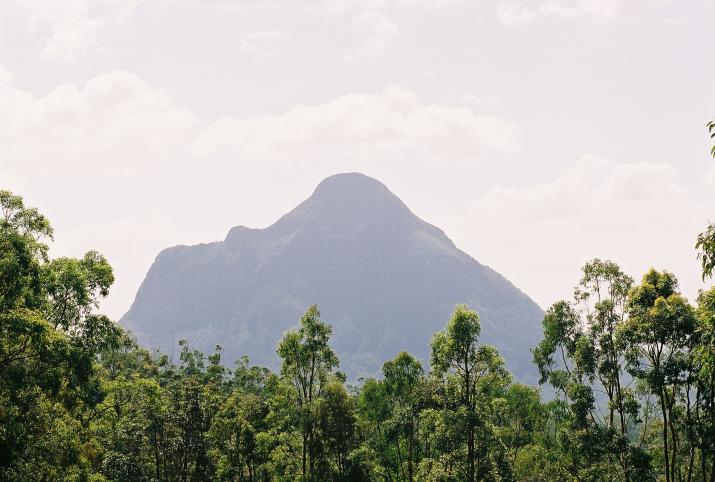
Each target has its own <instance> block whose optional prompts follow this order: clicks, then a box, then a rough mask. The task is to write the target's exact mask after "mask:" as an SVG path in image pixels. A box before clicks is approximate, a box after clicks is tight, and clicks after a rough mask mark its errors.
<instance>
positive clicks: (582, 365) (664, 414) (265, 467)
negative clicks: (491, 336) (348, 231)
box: [0, 128, 715, 482]
mask: <svg viewBox="0 0 715 482" xmlns="http://www.w3.org/2000/svg"><path fill="white" fill-rule="evenodd" d="M711 129H712V128H711ZM0 205H1V207H2V213H1V217H0V479H1V480H8V481H34V480H37V481H59V480H77V481H80V480H92V481H106V480H114V481H204V480H226V481H264V480H311V481H319V480H321V481H322V480H326V481H329V480H346V481H347V480H385V481H413V480H418V481H462V480H467V481H474V480H494V481H502V480H503V481H508V480H584V481H585V480H601V481H606V480H607V481H616V480H618V481H620V480H624V481H647V480H665V481H667V482H671V481H672V482H675V481H685V480H687V481H691V480H699V481H714V480H715V288H713V289H711V290H709V291H704V292H701V293H700V295H699V297H698V299H697V304H696V306H693V305H691V304H690V303H689V302H688V300H686V299H685V298H684V297H683V296H682V295H681V294H680V293H679V292H678V283H677V280H676V279H675V277H674V276H673V275H672V274H670V273H668V272H665V271H656V270H650V271H648V272H647V273H646V274H645V275H644V276H643V277H642V279H641V281H640V282H638V283H636V282H634V280H633V279H631V278H630V277H629V276H627V275H626V274H624V273H623V272H622V271H621V269H620V268H619V267H618V265H616V264H615V263H613V262H610V261H601V260H598V259H595V260H593V261H591V262H589V263H587V264H586V265H585V266H584V267H583V276H582V279H581V280H580V281H579V283H578V286H577V288H576V290H575V294H574V296H573V299H571V300H568V301H560V302H558V303H556V304H554V305H553V306H551V307H550V308H549V309H548V310H547V313H546V315H545V317H544V320H543V341H542V342H541V343H539V345H538V346H536V347H534V350H533V357H534V363H535V364H536V366H537V367H538V370H539V373H540V375H541V383H542V384H544V385H545V386H548V387H549V389H548V391H547V393H549V396H545V397H542V394H541V393H540V391H539V389H537V388H535V387H531V386H527V385H523V384H520V383H518V382H517V381H515V380H514V379H513V378H512V376H511V375H510V374H509V372H508V370H507V369H506V368H505V365H504V361H503V360H502V359H501V358H500V356H499V354H498V353H497V352H496V350H495V349H494V348H493V347H491V346H488V345H483V344H480V343H479V336H480V322H479V316H478V314H477V313H476V312H474V311H470V310H469V308H468V307H467V306H464V305H460V306H457V307H456V309H455V310H454V313H453V314H452V316H451V318H450V319H449V321H448V322H447V323H446V326H445V328H444V330H443V331H440V332H439V333H436V334H435V335H434V337H433V339H432V343H431V353H432V356H431V360H430V366H429V367H424V366H423V365H422V364H421V363H420V361H418V360H417V359H416V358H414V357H413V356H411V355H410V354H409V353H405V352H402V353H399V354H397V355H396V356H395V358H394V359H392V360H390V361H387V362H385V364H384V366H383V376H382V378H381V379H380V380H376V379H368V380H361V381H360V383H359V384H358V385H359V386H352V385H350V384H347V383H346V380H347V379H346V376H345V375H344V374H342V373H340V372H339V371H338V368H339V359H338V356H337V355H336V353H335V352H334V351H333V350H332V349H331V346H330V337H331V327H330V325H328V324H326V323H324V322H323V321H322V320H321V319H320V312H319V311H318V308H317V307H315V306H311V307H309V308H308V310H307V311H306V313H305V314H304V315H303V317H302V318H301V320H300V326H299V328H298V329H297V330H294V331H289V332H287V333H286V334H285V336H284V337H283V339H282V340H280V341H279V342H278V345H277V353H278V355H279V356H280V358H281V360H282V365H281V369H280V372H279V373H273V372H271V371H270V370H268V369H266V368H262V367H258V366H252V365H251V364H250V363H249V360H248V359H245V358H244V359H242V360H240V361H239V362H238V363H237V364H236V365H235V366H234V367H233V368H232V369H227V368H226V367H224V365H223V364H222V363H221V348H220V347H216V350H215V352H214V353H212V354H210V355H208V356H206V355H204V354H203V353H200V352H198V351H196V350H193V349H192V348H191V347H190V346H189V345H188V344H186V343H184V342H182V343H180V355H179V359H178V360H177V361H176V362H174V361H172V360H170V359H169V358H168V357H167V356H165V355H161V354H158V353H150V352H148V351H147V350H145V349H143V348H141V347H139V346H138V345H137V344H136V342H135V341H134V340H133V338H132V335H131V334H130V333H128V332H126V331H124V330H122V329H121V328H120V327H119V326H118V325H117V324H115V323H114V322H112V321H111V320H109V319H108V318H107V317H105V316H102V315H100V314H98V313H97V312H96V311H97V304H98V301H99V300H100V299H101V298H102V297H104V296H106V295H107V294H108V290H109V288H110V286H111V284H112V282H113V275H112V269H111V267H110V266H109V264H108V263H107V261H106V260H105V259H104V258H103V257H102V256H101V255H100V254H98V253H96V252H89V253H87V254H86V255H85V256H84V257H83V258H82V259H70V258H59V259H53V260H50V259H49V257H48V247H47V245H46V244H45V243H46V241H47V240H50V239H52V234H53V233H52V228H51V226H50V223H49V222H48V221H47V219H46V218H45V217H43V216H42V215H41V214H40V213H39V212H38V211H37V210H35V209H29V208H26V207H25V206H24V204H23V202H22V199H21V198H20V197H19V196H15V195H13V194H12V193H10V192H7V191H0ZM697 248H698V250H699V259H700V260H701V262H702V270H703V278H704V279H707V278H709V277H711V276H712V274H713V269H714V268H715V227H713V226H712V225H711V226H709V227H708V229H707V230H706V231H705V232H704V233H702V234H701V235H700V236H699V237H698V240H697Z"/></svg>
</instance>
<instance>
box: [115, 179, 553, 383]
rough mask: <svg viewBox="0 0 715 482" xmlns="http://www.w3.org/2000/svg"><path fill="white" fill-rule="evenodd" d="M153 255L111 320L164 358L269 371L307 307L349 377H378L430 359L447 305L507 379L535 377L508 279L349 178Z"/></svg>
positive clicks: (533, 326) (386, 195)
mask: <svg viewBox="0 0 715 482" xmlns="http://www.w3.org/2000/svg"><path fill="white" fill-rule="evenodd" d="M171 252H172V253H173V255H172V256H160V257H158V258H157V260H156V262H155V263H154V265H153V266H152V267H151V269H150V270H149V273H148V274H147V277H146V279H145V280H144V282H143V283H142V286H141V288H140V290H139V292H138V293H137V297H136V300H135V301H134V304H133V305H132V307H131V309H130V310H129V312H128V313H127V314H126V315H125V316H124V317H123V318H122V320H121V322H122V323H123V324H125V326H128V327H130V328H132V329H133V330H134V331H135V332H136V333H137V336H138V337H139V339H140V340H142V341H144V342H147V343H150V344H152V346H157V345H158V347H159V348H164V349H170V348H171V347H173V346H174V344H175V343H176V341H177V340H179V339H187V340H190V341H191V342H192V344H193V345H194V346H196V347H197V348H199V349H202V350H207V349H211V348H212V347H213V346H214V345H215V344H216V343H217V342H220V343H221V345H222V346H224V348H225V349H226V351H225V352H224V355H225V359H226V360H227V361H229V362H230V361H231V360H235V359H237V358H238V357H239V356H240V355H244V354H245V355H249V356H250V357H251V360H252V361H253V362H254V363H258V364H268V365H270V366H276V363H277V360H276V357H275V353H276V352H275V346H276V342H277V340H279V339H280V337H281V336H282V334H283V333H284V332H285V331H286V330H287V329H288V328H290V327H291V326H294V325H295V323H296V320H298V319H299V318H300V315H301V313H302V312H303V311H305V308H306V307H307V306H309V305H311V304H313V303H317V304H318V305H319V306H320V308H321V311H322V312H323V315H324V319H325V320H327V321H329V322H330V323H331V324H332V325H333V338H332V339H331V343H332V344H333V347H334V349H335V350H336V351H337V352H338V353H340V356H341V367H342V368H343V369H345V370H346V371H347V372H348V373H350V374H351V375H352V376H355V377H357V376H373V375H374V374H376V373H379V369H380V365H381V363H382V361H384V360H385V359H387V358H390V357H392V356H394V354H395V353H397V352H399V351H401V350H407V351H410V352H411V353H414V354H415V355H416V356H418V357H419V358H420V359H422V360H425V361H426V360H428V358H429V340H430V339H431V337H432V334H433V333H434V332H435V331H437V330H439V329H441V328H442V327H443V326H444V323H445V321H446V319H448V317H449V314H450V313H451V312H452V310H453V308H454V306H455V305H456V304H457V303H467V304H468V305H469V306H470V307H472V308H475V309H477V310H478V311H479V314H480V316H481V318H482V325H483V341H484V342H485V343H491V344H494V345H495V346H496V347H497V348H499V349H500V352H501V353H502V355H504V356H505V357H506V359H507V360H509V361H510V362H509V367H510V369H512V371H513V372H514V373H515V374H516V376H517V377H526V378H527V379H534V378H535V375H534V373H533V366H532V365H531V363H530V357H529V356H528V353H529V348H530V347H531V346H533V345H534V344H535V343H536V342H537V340H536V338H535V335H536V334H537V333H538V326H539V320H540V319H541V317H542V312H541V310H540V309H539V307H538V306H537V305H536V304H535V303H533V302H532V301H531V300H530V299H529V298H528V297H527V296H525V295H524V294H523V293H521V292H520V291H519V290H518V289H517V288H515V287H514V286H513V285H512V284H511V283H509V281H508V280H506V279H505V278H503V277H502V276H501V275H499V274H498V273H496V272H494V271H493V270H491V269H489V268H488V267H486V266H484V265H482V264H480V263H478V262H477V261H476V260H474V259H473V258H471V257H470V256H468V255H467V254H466V253H464V252H462V251H460V250H459V249H458V248H457V247H456V246H455V245H454V244H453V243H452V242H451V241H450V240H449V238H448V237H447V236H446V235H445V234H444V233H443V232H442V231H441V230H440V229H439V228H437V227H435V226H432V225H431V224H429V223H427V222H425V221H423V220H421V219H420V218H419V217H417V216H416V215H415V214H414V213H412V211H410V209H409V208H408V207H407V206H406V205H405V204H404V203H403V202H402V201H401V200H400V199H399V198H398V197H397V196H395V195H394V194H393V193H392V192H391V191H390V190H389V189H388V188H387V187H386V186H385V185H384V184H382V183H381V182H380V181H377V180H375V179H373V178H371V177H368V176H365V175H363V174H358V173H345V174H337V175H334V176H331V177H328V178H326V179H325V180H323V181H322V182H321V183H320V184H319V185H318V186H317V187H316V189H315V191H314V192H313V194H312V195H311V196H310V197H309V198H308V199H306V200H305V201H303V202H302V203H301V204H300V205H299V206H297V207H296V208H295V209H293V210H292V211H291V212H289V213H288V214H286V215H284V216H283V217H282V218H281V219H279V220H278V221H277V222H276V223H274V224H273V225H271V226H269V227H267V228H264V229H250V228H246V227H243V226H237V227H235V228H233V229H232V230H231V231H230V233H229V235H228V236H227V238H226V240H225V241H224V242H223V243H213V244H210V245H197V246H193V247H184V248H182V249H180V250H177V249H174V250H173V251H171Z"/></svg>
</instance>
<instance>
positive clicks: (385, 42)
mask: <svg viewBox="0 0 715 482" xmlns="http://www.w3.org/2000/svg"><path fill="white" fill-rule="evenodd" d="M350 30H351V31H353V32H356V33H357V34H358V35H359V36H360V39H359V40H358V44H357V45H356V46H355V48H353V49H351V50H348V51H347V52H345V53H344V54H343V57H344V58H345V59H346V60H357V59H361V58H367V59H373V60H374V59H378V58H380V57H382V56H384V55H385V53H386V52H387V49H388V48H389V47H390V45H392V43H393V42H394V41H395V39H396V38H397V36H398V33H399V31H398V28H397V25H396V24H395V23H394V22H393V21H392V20H391V19H390V17H388V16H387V15H385V14H382V13H376V12H369V13H362V14H359V15H357V16H356V17H355V18H353V20H352V22H351V24H350Z"/></svg>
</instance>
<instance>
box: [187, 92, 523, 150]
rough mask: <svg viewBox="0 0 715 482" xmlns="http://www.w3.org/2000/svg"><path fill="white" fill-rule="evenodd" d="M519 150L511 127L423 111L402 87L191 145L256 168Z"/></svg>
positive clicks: (243, 124)
mask: <svg viewBox="0 0 715 482" xmlns="http://www.w3.org/2000/svg"><path fill="white" fill-rule="evenodd" d="M517 150H518V144H517V136H516V128H515V126H514V125H513V124H511V123H509V122H507V121H504V120H502V119H499V118H496V117H483V116H479V115H477V114H475V113H474V112H473V111H472V110H471V109H467V108H464V107H445V106H441V105H435V104H425V103H423V102H422V101H421V100H420V98H419V97H418V96H417V95H415V94H414V93H412V92H410V91H408V90H405V89H402V88H398V87H393V88H390V89H386V90H384V91H383V92H381V93H379V94H348V95H344V96H341V97H338V98H336V99H334V100H332V101H331V102H328V103H326V104H320V105H302V106H297V107H294V108H292V109H290V110H289V111H287V112H285V113H284V114H282V115H279V116H264V117H256V118H247V119H235V118H233V119H223V120H219V121H217V122H215V123H214V124H213V125H212V126H211V127H209V128H208V129H206V130H204V131H203V132H202V133H201V135H200V136H199V137H198V138H197V140H196V142H195V143H194V145H193V146H192V152H194V153H195V154H196V155H200V156H216V155H221V156H222V157H227V156H228V157H234V158H241V159H248V160H252V161H257V162H276V161H280V160H285V161H290V160H291V159H325V158H331V157H332V158H341V157H342V158H344V157H345V156H349V157H352V158H358V159H360V158H364V159H371V160H374V159H386V160H389V159H390V158H393V159H401V158H405V157H411V158H413V159H415V160H420V159H422V160H426V161H427V162H440V161H444V162H449V161H455V160H462V161H468V162H479V161H480V160H482V159H484V156H485V155H508V154H513V153H515V152H516V151H517ZM386 162H387V161H386Z"/></svg>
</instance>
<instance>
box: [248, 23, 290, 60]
mask: <svg viewBox="0 0 715 482" xmlns="http://www.w3.org/2000/svg"><path fill="white" fill-rule="evenodd" d="M287 38H288V36H287V35H286V34H284V33H283V32H281V31H279V30H265V31H257V32H251V33H249V34H247V35H245V36H244V38H243V40H241V50H243V51H244V52H245V53H246V54H248V55H250V56H252V57H261V58H270V57H275V55H276V50H275V48H276V44H277V43H278V42H280V41H282V40H285V39H287Z"/></svg>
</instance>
